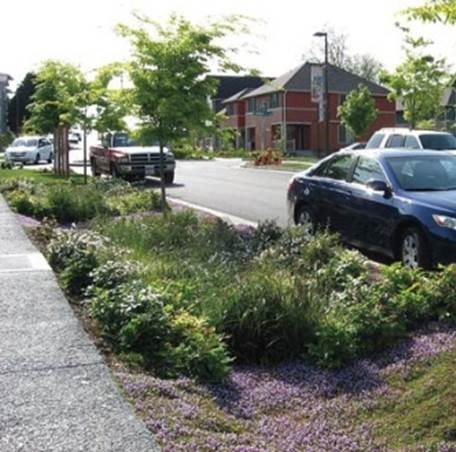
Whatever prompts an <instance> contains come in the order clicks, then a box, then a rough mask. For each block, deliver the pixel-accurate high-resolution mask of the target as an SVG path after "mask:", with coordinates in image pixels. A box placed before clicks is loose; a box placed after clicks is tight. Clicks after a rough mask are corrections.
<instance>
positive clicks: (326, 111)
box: [314, 31, 330, 155]
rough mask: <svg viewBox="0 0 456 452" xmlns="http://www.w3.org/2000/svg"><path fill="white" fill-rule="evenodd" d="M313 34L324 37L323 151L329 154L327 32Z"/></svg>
mask: <svg viewBox="0 0 456 452" xmlns="http://www.w3.org/2000/svg"><path fill="white" fill-rule="evenodd" d="M314 36H316V37H319V38H325V67H324V73H325V151H326V155H329V119H330V118H329V67H328V63H329V62H328V59H329V58H328V33H326V32H322V31H318V32H317V33H314Z"/></svg>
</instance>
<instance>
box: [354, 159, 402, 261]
mask: <svg viewBox="0 0 456 452" xmlns="http://www.w3.org/2000/svg"><path fill="white" fill-rule="evenodd" d="M373 180H376V181H383V182H386V183H387V184H389V183H388V180H387V177H386V175H385V173H384V171H383V168H382V167H381V165H380V163H379V162H378V161H377V160H376V159H375V158H374V157H368V156H360V157H359V158H358V159H357V161H356V164H355V166H354V169H353V173H352V175H351V178H350V186H351V203H350V205H349V207H348V208H347V212H348V215H349V217H350V224H351V228H350V231H349V233H348V234H347V236H348V240H349V241H350V242H351V243H352V244H354V245H357V246H362V247H365V248H369V249H372V250H375V251H380V252H386V253H388V252H389V251H390V247H391V236H392V233H393V230H394V225H395V224H396V221H397V218H398V216H399V211H398V209H397V207H396V205H395V200H394V197H393V196H392V195H391V196H388V195H386V194H385V193H383V192H377V191H373V190H371V189H370V188H369V187H368V185H367V184H368V182H369V181H373Z"/></svg>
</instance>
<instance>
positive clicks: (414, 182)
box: [288, 149, 456, 268]
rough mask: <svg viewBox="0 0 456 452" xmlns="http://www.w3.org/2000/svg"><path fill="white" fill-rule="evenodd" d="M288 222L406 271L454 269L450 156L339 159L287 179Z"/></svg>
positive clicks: (380, 153)
mask: <svg viewBox="0 0 456 452" xmlns="http://www.w3.org/2000/svg"><path fill="white" fill-rule="evenodd" d="M288 210H289V218H290V221H291V222H293V223H294V224H300V225H302V227H303V228H304V229H305V231H306V232H307V233H308V234H313V233H314V232H315V231H316V229H317V228H326V227H328V228H329V229H331V230H333V231H335V232H338V233H339V234H340V235H341V237H342V238H343V240H344V241H345V242H347V243H349V244H351V245H353V246H355V247H358V248H362V249H366V250H368V251H372V252H376V253H381V254H384V255H386V256H388V257H390V258H393V259H396V260H401V261H402V263H403V264H404V265H407V266H409V267H423V268H429V267H433V266H435V265H437V264H439V263H443V264H445V263H450V262H456V156H455V155H452V154H449V153H446V152H442V151H423V150H419V151H412V150H397V151H396V150H391V149H388V150H372V149H369V150H364V151H356V152H347V151H342V152H338V153H336V154H333V155H331V156H330V157H328V158H326V159H324V160H322V161H321V162H319V163H318V164H317V165H315V166H313V167H312V168H310V169H309V170H307V171H305V172H303V173H299V174H297V175H296V176H294V177H293V178H292V179H291V181H290V184H289V188H288Z"/></svg>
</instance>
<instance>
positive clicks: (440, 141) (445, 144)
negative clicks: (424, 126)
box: [420, 133, 456, 151]
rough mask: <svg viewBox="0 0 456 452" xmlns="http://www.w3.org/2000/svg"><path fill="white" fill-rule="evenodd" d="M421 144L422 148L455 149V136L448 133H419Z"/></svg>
mask: <svg viewBox="0 0 456 452" xmlns="http://www.w3.org/2000/svg"><path fill="white" fill-rule="evenodd" d="M420 140H421V144H422V145H423V148H424V149H434V150H437V151H441V150H443V149H452V150H453V149H456V138H455V137H454V136H453V135H450V134H449V133H433V134H427V135H420Z"/></svg>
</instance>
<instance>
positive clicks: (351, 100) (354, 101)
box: [337, 85, 378, 138]
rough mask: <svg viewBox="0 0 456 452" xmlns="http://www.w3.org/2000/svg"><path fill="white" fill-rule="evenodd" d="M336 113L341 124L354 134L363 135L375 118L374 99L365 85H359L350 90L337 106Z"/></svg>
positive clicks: (356, 135)
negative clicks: (342, 101)
mask: <svg viewBox="0 0 456 452" xmlns="http://www.w3.org/2000/svg"><path fill="white" fill-rule="evenodd" d="M337 114H338V116H339V117H340V119H341V122H342V124H344V125H345V127H347V129H348V130H349V131H350V132H351V133H352V134H353V135H354V136H355V138H358V137H360V136H361V135H364V134H365V133H366V132H367V130H368V129H369V126H370V125H371V124H372V123H373V122H374V121H375V120H376V119H377V116H378V110H377V108H376V107H375V101H374V99H373V97H372V95H371V93H370V91H369V89H368V88H367V87H366V86H363V85H360V86H359V87H358V89H355V90H353V91H351V92H350V93H349V94H348V95H347V97H346V99H345V101H344V103H343V104H342V105H340V106H339V108H338V110H337Z"/></svg>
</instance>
